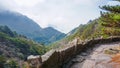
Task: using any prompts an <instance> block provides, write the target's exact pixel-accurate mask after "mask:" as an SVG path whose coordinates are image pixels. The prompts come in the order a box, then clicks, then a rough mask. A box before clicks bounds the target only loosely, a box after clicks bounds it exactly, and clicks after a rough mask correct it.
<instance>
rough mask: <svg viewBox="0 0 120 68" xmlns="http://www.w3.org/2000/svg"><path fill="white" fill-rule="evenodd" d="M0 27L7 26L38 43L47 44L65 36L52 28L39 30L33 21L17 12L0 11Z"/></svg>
mask: <svg viewBox="0 0 120 68" xmlns="http://www.w3.org/2000/svg"><path fill="white" fill-rule="evenodd" d="M0 25H7V26H8V27H9V28H10V29H12V30H13V31H16V32H17V33H19V34H22V35H25V36H27V37H28V38H30V39H33V40H35V41H37V42H40V43H45V44H49V43H52V42H54V41H57V40H60V39H61V38H63V37H64V36H65V34H64V33H61V32H59V31H57V30H55V29H54V28H52V27H48V28H45V29H43V28H41V27H40V26H39V25H38V24H37V23H36V22H35V21H33V20H32V19H30V18H28V17H27V16H25V15H22V14H20V13H17V12H11V11H1V12H0Z"/></svg>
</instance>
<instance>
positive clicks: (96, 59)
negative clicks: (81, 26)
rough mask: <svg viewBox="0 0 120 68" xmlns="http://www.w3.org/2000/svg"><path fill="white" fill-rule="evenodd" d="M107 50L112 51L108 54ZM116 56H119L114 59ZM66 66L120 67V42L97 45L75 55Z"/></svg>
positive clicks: (78, 67) (80, 67) (66, 67)
mask: <svg viewBox="0 0 120 68" xmlns="http://www.w3.org/2000/svg"><path fill="white" fill-rule="evenodd" d="M112 49H116V50H112ZM106 50H111V52H112V53H111V54H106V53H105V52H106ZM114 57H115V58H116V57H119V58H116V59H114V61H112V60H113V58H114ZM116 60H117V61H116ZM64 68H120V42H115V43H110V44H99V45H95V47H94V48H90V49H87V50H86V51H84V52H82V53H80V54H79V55H77V56H75V57H74V58H73V59H72V60H70V61H69V63H67V64H66V65H65V66H64Z"/></svg>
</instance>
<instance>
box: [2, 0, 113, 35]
mask: <svg viewBox="0 0 120 68" xmlns="http://www.w3.org/2000/svg"><path fill="white" fill-rule="evenodd" d="M108 3H111V4H114V3H112V2H109V1H108V0H0V8H1V9H9V10H11V11H17V12H19V13H22V14H23V15H26V16H28V17H29V18H31V19H33V20H34V21H35V22H37V23H38V24H39V25H40V26H41V27H42V28H45V27H48V26H52V27H54V28H56V29H57V30H59V31H62V32H64V33H67V32H69V31H70V30H72V29H73V28H75V27H77V26H79V25H80V24H85V23H87V22H88V21H89V20H93V19H95V18H98V17H99V16H100V14H99V11H100V9H99V7H98V6H99V5H104V4H108ZM28 25H29V24H28Z"/></svg>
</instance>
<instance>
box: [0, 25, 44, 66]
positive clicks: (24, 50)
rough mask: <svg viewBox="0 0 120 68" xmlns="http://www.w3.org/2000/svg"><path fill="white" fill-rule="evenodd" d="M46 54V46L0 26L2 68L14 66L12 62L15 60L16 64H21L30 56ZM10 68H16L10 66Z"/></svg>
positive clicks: (0, 60) (0, 62)
mask: <svg viewBox="0 0 120 68" xmlns="http://www.w3.org/2000/svg"><path fill="white" fill-rule="evenodd" d="M45 52H46V47H45V46H42V45H41V44H38V43H36V42H34V41H32V40H29V39H27V38H26V37H25V36H22V35H19V34H16V33H14V32H12V31H11V30H10V29H9V28H8V27H7V26H0V67H1V68H4V67H3V66H7V64H10V65H13V64H11V63H10V61H13V60H14V62H15V63H17V64H19V63H20V64H21V61H23V60H25V59H26V58H27V57H28V56H29V55H42V54H44V53H45ZM3 61H4V62H3ZM8 67H10V68H14V67H11V66H9V65H8ZM8 67H6V68H8ZM15 68H18V67H15Z"/></svg>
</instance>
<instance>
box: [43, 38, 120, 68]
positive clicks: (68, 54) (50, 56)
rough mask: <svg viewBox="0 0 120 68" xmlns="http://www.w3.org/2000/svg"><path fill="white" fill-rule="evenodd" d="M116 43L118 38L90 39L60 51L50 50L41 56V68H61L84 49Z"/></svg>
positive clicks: (119, 39)
mask: <svg viewBox="0 0 120 68" xmlns="http://www.w3.org/2000/svg"><path fill="white" fill-rule="evenodd" d="M117 41H120V37H110V38H106V39H102V38H100V39H92V40H87V41H85V42H83V43H80V44H77V45H71V46H70V47H67V48H64V49H61V50H51V51H50V52H48V53H46V54H45V55H44V56H42V60H43V61H42V68H62V66H63V64H66V63H67V62H68V61H69V60H70V59H72V58H73V57H74V56H76V55H77V54H78V53H80V52H82V50H85V49H86V48H90V47H94V45H96V44H105V43H111V42H117Z"/></svg>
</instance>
